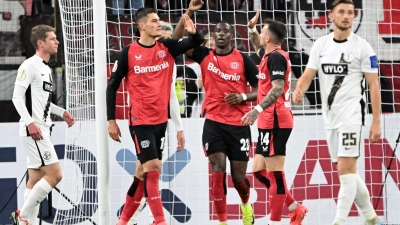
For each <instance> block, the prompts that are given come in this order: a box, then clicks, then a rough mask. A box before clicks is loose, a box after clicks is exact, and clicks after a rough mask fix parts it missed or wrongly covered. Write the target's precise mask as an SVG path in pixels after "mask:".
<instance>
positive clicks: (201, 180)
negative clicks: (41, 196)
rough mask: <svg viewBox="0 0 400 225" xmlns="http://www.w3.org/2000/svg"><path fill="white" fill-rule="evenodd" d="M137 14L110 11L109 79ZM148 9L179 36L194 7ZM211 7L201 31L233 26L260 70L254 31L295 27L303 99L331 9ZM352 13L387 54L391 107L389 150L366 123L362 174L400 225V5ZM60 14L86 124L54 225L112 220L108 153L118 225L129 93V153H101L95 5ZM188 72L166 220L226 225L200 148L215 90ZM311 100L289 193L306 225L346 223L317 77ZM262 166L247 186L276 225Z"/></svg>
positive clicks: (70, 81)
mask: <svg viewBox="0 0 400 225" xmlns="http://www.w3.org/2000/svg"><path fill="white" fill-rule="evenodd" d="M138 2H141V1H138V0H128V1H120V0H109V1H107V15H106V16H105V17H106V23H105V24H106V26H107V29H106V30H107V33H106V34H104V37H101V38H104V39H106V40H107V62H106V65H104V70H107V74H108V76H109V75H110V73H111V69H112V67H113V64H114V62H115V60H116V58H117V56H118V53H119V52H120V51H121V49H122V48H123V47H125V46H127V45H129V44H130V43H131V42H133V41H135V40H136V37H135V33H136V31H137V27H136V25H135V21H134V15H133V13H134V11H135V9H136V8H137V7H136V6H137V5H134V4H136V3H138ZM143 2H144V5H145V6H149V7H156V8H157V9H158V10H159V16H160V18H161V20H163V21H165V22H170V23H172V25H173V26H175V25H176V23H177V22H178V20H179V18H180V16H181V15H182V13H183V12H184V11H185V9H186V8H187V5H188V4H189V0H169V1H168V0H154V1H147V0H146V1H143ZM143 2H141V3H142V4H143ZM205 2H206V4H204V6H203V8H202V9H201V10H199V11H198V12H197V13H196V14H195V15H194V16H193V17H192V19H193V21H194V22H195V24H196V27H197V28H198V29H201V30H202V31H203V33H204V34H206V33H208V32H211V31H213V30H214V27H215V24H216V23H217V22H218V21H221V20H224V21H228V22H229V23H231V24H232V26H233V28H234V37H235V41H234V45H235V47H236V48H238V49H239V50H241V51H243V52H246V53H248V54H249V55H251V57H252V58H253V59H254V60H255V61H256V63H257V62H258V61H259V58H257V57H256V56H255V55H254V49H253V47H252V45H251V43H250V42H249V39H248V32H247V26H246V25H247V22H248V21H249V20H250V19H251V18H252V17H253V16H254V15H255V10H256V9H261V15H260V20H259V24H258V25H257V29H258V30H259V31H260V30H261V26H262V21H264V19H266V18H274V19H276V20H280V21H283V22H285V23H286V24H287V27H288V38H287V41H286V42H285V45H284V46H283V47H284V49H285V50H287V51H288V52H289V55H290V59H291V63H292V79H291V81H292V90H293V88H294V87H295V85H296V81H297V79H298V78H299V77H300V75H301V73H302V71H303V69H304V68H305V65H306V64H307V61H308V57H309V55H308V54H309V52H310V48H311V46H312V44H313V42H314V41H315V39H317V38H318V37H321V36H323V35H325V34H327V33H329V32H330V31H331V30H332V28H333V25H332V23H331V21H330V20H329V9H330V5H331V4H332V2H333V1H332V0H276V1H266V0H208V1H205ZM353 2H354V4H355V6H356V18H355V20H354V25H353V31H354V32H355V33H356V34H358V35H360V36H361V37H363V38H365V39H366V40H367V41H368V42H369V43H370V44H371V45H372V47H373V49H374V50H375V52H376V53H377V54H378V58H379V69H380V73H379V75H380V84H381V88H382V92H381V94H382V102H383V103H382V110H383V113H382V115H381V122H382V138H381V140H380V141H379V143H378V144H370V143H369V141H368V130H369V126H370V123H371V121H372V116H371V114H368V115H367V116H366V120H367V124H366V126H365V129H364V130H363V137H362V138H363V139H362V140H360V141H361V143H362V144H361V156H360V158H359V160H358V173H359V174H360V176H361V177H362V179H363V180H364V181H365V182H366V184H367V187H368V189H369V191H370V193H371V200H372V202H373V206H374V208H375V209H376V212H377V214H378V215H379V217H380V218H381V221H382V222H383V223H384V224H385V223H386V224H400V215H399V213H398V208H400V185H399V184H400V172H399V171H400V160H399V158H400V156H399V154H398V153H395V152H394V151H395V146H396V140H397V137H398V135H399V132H400V4H399V2H398V1H394V0H376V1H362V0H353ZM119 3H120V4H119ZM59 4H60V8H61V12H62V13H61V17H62V22H63V34H64V36H63V38H64V42H65V52H66V57H65V58H66V68H65V69H66V78H67V103H68V109H69V110H70V111H71V112H72V113H73V114H74V115H75V117H76V118H77V121H78V122H77V124H76V125H75V126H74V127H73V128H71V129H68V131H67V143H66V146H67V147H66V149H65V159H64V166H63V171H64V176H63V181H62V183H61V184H60V185H59V187H60V190H61V192H62V193H63V195H64V196H65V197H59V200H58V205H57V207H58V211H57V214H56V219H55V221H54V224H96V223H97V221H99V217H100V216H104V215H103V214H102V212H99V211H98V204H99V201H100V200H98V198H97V195H96V194H97V190H98V188H100V187H98V186H97V178H98V177H101V176H102V172H101V171H100V170H98V169H97V168H98V166H100V167H101V165H98V162H97V160H96V157H97V156H98V155H99V154H102V152H103V151H102V149H104V148H107V149H108V150H109V154H108V156H107V157H108V158H109V163H110V165H109V166H110V170H109V199H110V202H109V210H110V211H109V214H110V215H109V216H110V222H109V223H108V224H115V223H116V221H117V219H118V216H119V214H120V212H121V209H122V207H123V204H124V201H125V195H126V192H127V190H128V188H129V186H130V185H131V183H132V181H133V175H134V169H135V165H136V159H137V157H136V153H135V148H134V144H133V141H132V139H131V136H130V133H129V129H128V122H127V118H128V108H129V105H128V102H129V101H128V98H129V97H128V93H127V91H126V88H125V86H124V82H122V84H121V86H120V88H119V90H118V93H117V112H116V116H117V119H118V121H117V122H118V124H119V127H120V129H121V132H122V139H121V140H122V142H121V143H117V142H114V141H112V140H111V139H109V146H97V144H96V138H95V137H96V132H98V130H97V129H96V125H95V122H94V121H95V116H94V115H95V114H94V112H95V110H99V109H97V108H96V104H95V101H94V96H95V94H96V93H98V92H101V91H105V90H96V87H95V86H94V80H95V78H96V71H95V70H94V57H97V56H96V55H95V54H94V53H93V52H94V37H93V35H92V34H93V16H92V15H93V4H94V1H93V0H61V1H59ZM131 6H132V7H131ZM133 6H135V7H133ZM95 19H103V18H95ZM354 48H357V46H354ZM177 67H178V72H177V76H178V78H177V83H176V85H175V89H176V91H177V95H178V99H179V101H180V104H181V113H182V115H183V117H185V118H184V119H183V128H184V131H185V136H186V146H185V150H184V151H182V152H180V153H176V151H175V149H176V132H175V128H174V125H173V123H169V125H168V131H167V133H168V134H167V140H166V145H165V146H166V148H165V149H164V152H163V166H162V175H161V178H160V192H161V197H162V200H163V207H164V212H165V215H166V218H167V222H168V223H169V224H218V220H217V216H216V213H215V210H214V208H213V205H212V202H211V191H210V184H211V170H210V167H209V163H208V160H207V158H206V157H205V156H204V153H203V150H202V147H201V135H202V127H203V123H204V119H202V118H200V116H199V114H200V113H199V112H200V107H201V103H202V100H203V98H204V90H203V89H199V88H197V86H196V85H195V83H196V80H197V76H198V75H199V67H198V65H196V64H195V63H193V62H192V61H190V59H188V58H186V57H182V58H181V60H180V61H178V62H177ZM367 90H368V89H367ZM149 91H151V90H149ZM367 93H368V92H367ZM304 99H305V101H304V102H303V103H302V104H300V105H295V104H293V105H292V109H293V113H294V115H295V116H294V118H295V128H294V130H293V132H292V134H291V137H290V139H289V142H288V144H287V158H286V164H285V173H286V178H287V184H288V187H290V191H291V193H292V194H293V196H294V198H295V199H296V200H297V201H298V202H300V203H302V204H304V205H306V206H307V207H308V209H309V213H308V215H307V217H306V219H305V221H304V224H315V225H317V224H318V225H320V224H331V223H332V221H333V218H334V216H335V212H336V202H337V195H338V191H339V178H338V175H337V172H336V171H335V170H336V169H335V166H334V165H333V164H332V162H331V160H330V157H329V153H328V147H327V142H326V134H325V129H324V124H323V119H322V116H321V110H320V108H321V100H320V94H319V85H318V77H316V78H315V79H314V81H313V83H312V85H311V87H310V89H309V90H308V91H307V93H305V96H304ZM368 106H369V107H370V105H368ZM249 107H252V104H249ZM369 112H371V111H370V110H369ZM227 116H229V115H227ZM257 133H258V132H257V128H256V126H253V127H252V140H253V147H254V146H255V143H256V141H257ZM253 155H254V148H252V149H251V152H250V156H251V159H250V161H249V165H248V169H247V178H248V179H249V180H250V184H251V194H250V201H251V202H252V204H253V208H254V212H255V217H256V220H255V221H256V223H260V224H266V223H267V221H268V218H269V208H268V194H267V191H266V189H265V187H264V186H263V185H262V184H260V183H259V181H258V180H256V179H254V178H253V175H252V173H251V165H252V157H253ZM389 166H390V167H389ZM227 173H228V176H227V185H228V192H227V193H228V196H227V203H228V219H229V224H242V223H243V222H242V221H241V213H240V204H239V203H240V198H239V196H238V194H237V193H236V191H235V189H234V186H233V183H232V180H231V175H230V169H229V166H228V168H227ZM386 174H387V176H385V175H386ZM384 181H386V182H384ZM287 214H288V210H287V209H286V207H284V211H283V223H289V218H288V217H287ZM150 220H151V216H150V215H149V210H148V207H147V206H145V207H144V208H143V210H142V212H141V213H140V216H139V221H138V224H150V223H151V222H150ZM347 222H348V223H347V224H354V225H355V224H363V223H364V218H363V215H362V213H361V212H359V211H358V210H357V208H356V206H354V205H353V208H352V210H351V212H350V215H349V218H348V220H347ZM130 223H131V224H133V223H134V222H133V221H131V222H130Z"/></svg>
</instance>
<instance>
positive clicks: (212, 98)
mask: <svg viewBox="0 0 400 225" xmlns="http://www.w3.org/2000/svg"><path fill="white" fill-rule="evenodd" d="M192 2H194V1H192ZM187 13H188V12H187ZM191 13H193V12H189V13H188V14H189V15H191ZM181 24H182V22H179V23H178V25H177V27H176V32H178V33H179V32H181V31H182V29H183V26H182V25H181ZM214 32H215V36H214V39H215V41H216V48H215V49H214V50H213V49H209V48H207V47H204V46H199V47H196V48H194V49H191V50H189V51H187V52H186V55H188V56H189V57H191V58H192V59H193V60H194V61H196V62H197V63H199V64H200V68H201V73H202V81H203V84H204V89H205V99H204V102H203V106H202V115H203V117H204V118H205V122H204V127H203V148H204V151H205V153H206V155H207V156H208V158H209V161H210V163H211V167H212V187H211V192H212V196H213V199H214V206H215V210H216V212H217V214H218V219H219V221H220V224H227V220H228V217H227V205H226V190H227V188H226V157H228V159H229V161H230V168H231V173H232V181H233V183H234V186H235V189H236V190H237V192H238V193H239V196H240V198H241V201H242V204H241V208H242V214H243V223H244V224H245V225H250V224H254V215H253V209H252V206H251V203H250V202H249V197H250V193H249V191H250V184H249V181H248V179H247V178H246V169H247V162H248V160H249V149H250V144H251V133H250V127H249V126H248V125H245V126H244V125H242V124H241V122H240V118H242V117H243V116H244V115H245V113H247V112H248V111H249V106H248V105H247V104H246V101H254V100H255V99H256V95H257V90H254V91H253V92H250V93H246V92H247V82H249V83H250V85H251V86H253V87H254V88H255V89H257V73H258V71H257V67H256V65H255V63H254V62H253V61H252V60H251V58H250V57H249V56H248V55H246V54H243V53H241V52H240V51H238V50H237V49H235V48H234V47H232V45H231V42H232V40H233V32H232V27H231V25H230V24H228V23H226V22H219V23H217V24H216V27H215V30H214Z"/></svg>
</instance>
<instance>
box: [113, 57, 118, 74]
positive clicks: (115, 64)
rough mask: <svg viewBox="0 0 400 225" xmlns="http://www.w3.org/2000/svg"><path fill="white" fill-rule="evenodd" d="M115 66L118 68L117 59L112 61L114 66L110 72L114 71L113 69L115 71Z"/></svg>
mask: <svg viewBox="0 0 400 225" xmlns="http://www.w3.org/2000/svg"><path fill="white" fill-rule="evenodd" d="M117 68H118V60H115V63H114V67H113V69H112V72H113V73H114V72H115V71H117Z"/></svg>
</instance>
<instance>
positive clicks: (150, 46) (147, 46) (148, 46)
mask: <svg viewBox="0 0 400 225" xmlns="http://www.w3.org/2000/svg"><path fill="white" fill-rule="evenodd" d="M136 42H137V43H138V45H140V46H142V47H143V48H152V47H154V46H156V43H157V41H155V42H154V44H152V45H143V44H141V43H140V42H139V40H137V41H136Z"/></svg>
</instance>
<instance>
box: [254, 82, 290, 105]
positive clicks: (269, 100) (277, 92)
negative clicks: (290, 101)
mask: <svg viewBox="0 0 400 225" xmlns="http://www.w3.org/2000/svg"><path fill="white" fill-rule="evenodd" d="M272 84H273V87H272V89H271V90H270V91H269V92H268V94H267V95H266V96H265V98H264V99H263V100H262V101H261V102H260V105H261V107H262V108H263V109H266V108H268V107H269V106H270V105H272V104H273V103H274V102H275V101H276V100H277V99H278V98H279V96H281V95H282V93H283V85H284V84H285V81H284V80H282V79H276V80H273V81H272Z"/></svg>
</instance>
